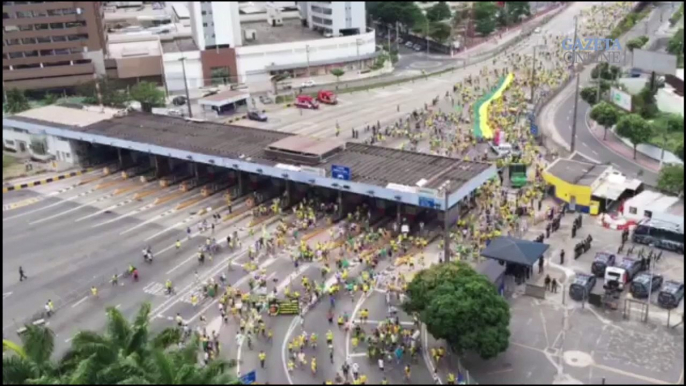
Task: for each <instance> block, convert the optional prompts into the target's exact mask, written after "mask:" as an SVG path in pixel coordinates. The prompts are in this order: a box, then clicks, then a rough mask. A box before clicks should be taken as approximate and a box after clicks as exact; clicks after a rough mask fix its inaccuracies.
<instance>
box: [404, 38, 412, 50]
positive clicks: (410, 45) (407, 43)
mask: <svg viewBox="0 0 686 386" xmlns="http://www.w3.org/2000/svg"><path fill="white" fill-rule="evenodd" d="M413 45H414V43H412V41H410V40H408V41H407V42H406V43H405V47H407V48H412V46H413Z"/></svg>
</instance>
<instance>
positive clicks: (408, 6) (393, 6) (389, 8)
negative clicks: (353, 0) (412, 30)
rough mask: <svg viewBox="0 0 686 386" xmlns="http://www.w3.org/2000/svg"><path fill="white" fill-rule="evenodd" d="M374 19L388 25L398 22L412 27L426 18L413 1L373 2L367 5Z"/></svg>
mask: <svg viewBox="0 0 686 386" xmlns="http://www.w3.org/2000/svg"><path fill="white" fill-rule="evenodd" d="M367 11H368V12H369V14H370V15H372V18H374V19H375V20H378V21H380V22H382V23H386V24H395V23H396V22H398V23H400V24H403V25H405V26H407V27H412V26H414V25H415V24H417V23H419V22H420V21H421V20H423V18H424V14H423V13H422V10H421V9H419V7H418V6H417V4H415V3H413V2H411V1H372V2H369V3H367Z"/></svg>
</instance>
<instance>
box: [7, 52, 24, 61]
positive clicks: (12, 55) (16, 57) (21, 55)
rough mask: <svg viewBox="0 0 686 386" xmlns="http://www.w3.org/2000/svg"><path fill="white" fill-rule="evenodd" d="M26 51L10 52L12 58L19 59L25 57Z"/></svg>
mask: <svg viewBox="0 0 686 386" xmlns="http://www.w3.org/2000/svg"><path fill="white" fill-rule="evenodd" d="M23 57H24V53H23V52H10V59H19V58H23Z"/></svg>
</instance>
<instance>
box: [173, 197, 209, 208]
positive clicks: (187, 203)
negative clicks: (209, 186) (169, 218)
mask: <svg viewBox="0 0 686 386" xmlns="http://www.w3.org/2000/svg"><path fill="white" fill-rule="evenodd" d="M203 198H205V197H195V198H191V199H189V200H186V201H184V202H180V203H179V204H178V205H176V208H174V209H176V210H182V209H186V208H188V207H189V206H191V205H194V204H197V203H199V202H200V201H201V200H202V199H203Z"/></svg>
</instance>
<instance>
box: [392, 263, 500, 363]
mask: <svg viewBox="0 0 686 386" xmlns="http://www.w3.org/2000/svg"><path fill="white" fill-rule="evenodd" d="M407 294H408V298H409V300H408V301H407V302H406V303H405V304H404V305H403V308H404V309H405V311H407V312H409V313H415V312H416V313H417V314H418V315H419V319H420V320H421V321H422V322H423V323H425V324H426V327H427V330H428V331H429V332H430V333H431V334H432V335H433V336H434V337H435V338H436V339H445V340H446V341H447V342H448V344H449V345H450V346H451V347H452V348H453V349H454V350H457V351H465V350H470V351H474V352H476V353H478V354H479V355H480V356H481V357H482V358H484V359H489V358H493V357H495V356H497V355H498V354H499V353H501V352H503V351H505V350H506V349H507V347H508V344H509V339H510V330H509V323H510V309H509V306H508V305H507V302H506V301H505V300H504V299H503V298H502V297H501V296H500V295H499V294H498V292H497V291H496V289H495V287H494V286H493V284H492V283H491V282H489V281H488V279H487V278H486V277H485V276H483V275H480V274H478V273H477V272H476V271H474V269H472V268H471V267H470V266H468V265H467V264H465V263H463V262H450V263H445V264H440V265H436V266H433V267H431V268H428V269H425V270H422V271H420V272H419V273H418V274H417V275H416V276H415V277H414V278H413V279H412V282H410V284H409V285H408V287H407Z"/></svg>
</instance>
